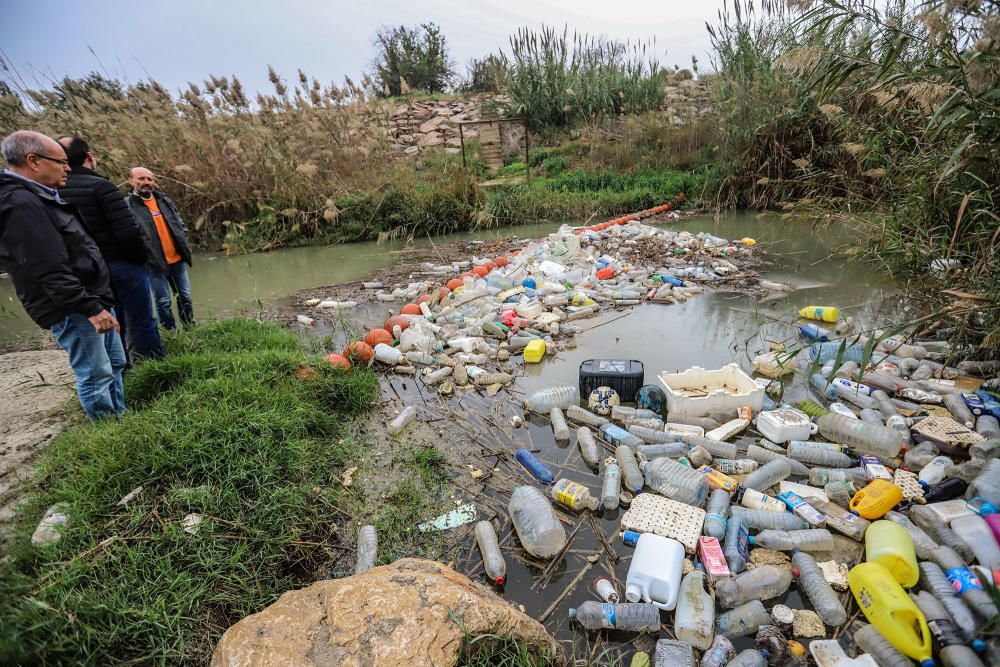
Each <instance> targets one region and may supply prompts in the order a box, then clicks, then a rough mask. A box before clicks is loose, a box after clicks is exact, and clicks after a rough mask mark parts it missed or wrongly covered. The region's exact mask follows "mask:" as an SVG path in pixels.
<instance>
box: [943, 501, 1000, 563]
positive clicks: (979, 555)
mask: <svg viewBox="0 0 1000 667" xmlns="http://www.w3.org/2000/svg"><path fill="white" fill-rule="evenodd" d="M995 523H996V524H997V525H1000V521H998V522H995ZM951 529H952V531H953V532H954V533H955V534H956V535H958V537H959V538H960V539H961V540H962V541H963V542H965V544H966V545H967V546H968V547H969V548H970V549H972V552H973V553H974V554H976V560H977V561H979V564H980V565H982V566H983V567H985V568H986V569H987V570H1000V545H998V544H997V539H996V536H995V534H994V532H993V529H992V528H991V527H990V525H989V524H988V523H987V522H986V520H985V519H984V518H983V517H981V516H979V515H978V514H967V515H965V516H960V517H958V518H957V519H953V520H952V522H951Z"/></svg>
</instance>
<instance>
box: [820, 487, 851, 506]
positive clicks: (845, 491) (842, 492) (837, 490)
mask: <svg viewBox="0 0 1000 667" xmlns="http://www.w3.org/2000/svg"><path fill="white" fill-rule="evenodd" d="M857 491H858V489H857V488H856V487H855V486H854V485H853V484H851V483H850V482H830V483H828V484H826V485H824V486H823V493H825V494H826V497H827V498H829V499H830V500H831V501H832V502H833V503H834V504H835V505H840V506H842V507H846V506H848V505H850V504H851V498H853V497H854V494H855V493H857Z"/></svg>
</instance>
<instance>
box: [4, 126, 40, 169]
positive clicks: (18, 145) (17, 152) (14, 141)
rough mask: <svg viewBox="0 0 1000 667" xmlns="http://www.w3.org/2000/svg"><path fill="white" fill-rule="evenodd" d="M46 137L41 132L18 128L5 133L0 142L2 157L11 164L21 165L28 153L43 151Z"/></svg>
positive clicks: (23, 163)
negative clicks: (5, 135) (7, 133)
mask: <svg viewBox="0 0 1000 667" xmlns="http://www.w3.org/2000/svg"><path fill="white" fill-rule="evenodd" d="M46 138H47V137H46V136H45V135H44V134H42V133H41V132H34V131H32V130H18V131H17V132H12V133H11V134H9V135H7V137H6V138H5V139H4V140H3V143H0V153H3V159H5V160H7V162H8V163H9V164H10V165H11V166H14V167H23V166H24V165H25V163H26V162H27V157H28V155H32V154H34V155H41V154H44V153H45V148H46V146H45V139H46Z"/></svg>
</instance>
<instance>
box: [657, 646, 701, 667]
mask: <svg viewBox="0 0 1000 667" xmlns="http://www.w3.org/2000/svg"><path fill="white" fill-rule="evenodd" d="M696 665H697V663H696V662H695V659H694V651H693V650H692V648H691V645H690V644H688V643H687V642H683V641H675V640H673V639H658V640H657V641H656V651H655V652H654V653H653V667H696Z"/></svg>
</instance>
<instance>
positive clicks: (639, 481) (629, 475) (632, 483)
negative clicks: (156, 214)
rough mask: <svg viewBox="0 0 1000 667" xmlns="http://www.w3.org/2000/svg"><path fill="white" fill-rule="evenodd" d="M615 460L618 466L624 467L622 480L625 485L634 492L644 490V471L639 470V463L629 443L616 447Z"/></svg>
mask: <svg viewBox="0 0 1000 667" xmlns="http://www.w3.org/2000/svg"><path fill="white" fill-rule="evenodd" d="M615 460H616V461H618V466H619V467H620V468H621V469H622V480H623V481H624V483H625V487H626V488H627V489H628V490H629V491H632V492H633V493H639V492H640V491H642V486H643V483H644V481H645V480H643V477H642V472H640V470H639V464H638V463H637V462H636V460H635V454H633V453H632V449H631V448H630V447H629V446H628V445H619V446H618V447H617V448H616V449H615Z"/></svg>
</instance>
